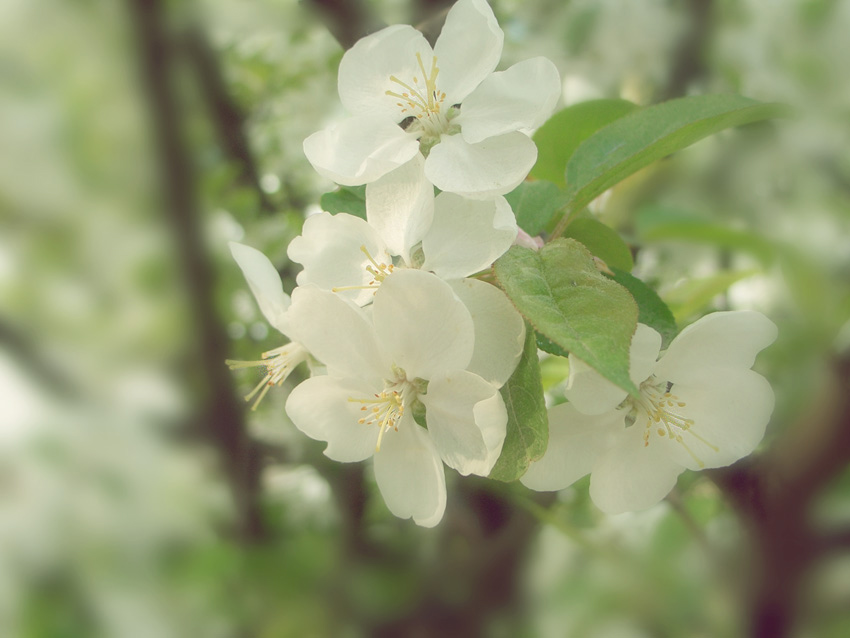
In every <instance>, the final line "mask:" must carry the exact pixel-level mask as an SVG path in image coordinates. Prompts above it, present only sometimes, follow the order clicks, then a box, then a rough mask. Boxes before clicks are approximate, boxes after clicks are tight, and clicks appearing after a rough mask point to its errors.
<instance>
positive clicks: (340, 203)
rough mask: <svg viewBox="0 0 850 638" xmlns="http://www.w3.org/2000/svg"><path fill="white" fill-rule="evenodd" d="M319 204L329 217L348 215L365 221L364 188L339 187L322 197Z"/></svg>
mask: <svg viewBox="0 0 850 638" xmlns="http://www.w3.org/2000/svg"><path fill="white" fill-rule="evenodd" d="M319 204H320V205H321V207H322V210H326V211H328V212H329V213H330V214H331V215H336V214H337V213H348V214H349V215H354V216H356V217H360V218H361V219H366V187H365V186H340V187H339V188H338V189H337V190H335V191H331V192H330V193H325V194H324V195H322V197H321V198H320V199H319Z"/></svg>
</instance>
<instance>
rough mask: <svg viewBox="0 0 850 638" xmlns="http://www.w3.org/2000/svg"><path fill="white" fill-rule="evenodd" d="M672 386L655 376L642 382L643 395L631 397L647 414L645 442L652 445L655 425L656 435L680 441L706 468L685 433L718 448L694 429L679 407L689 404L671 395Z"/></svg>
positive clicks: (645, 444)
mask: <svg viewBox="0 0 850 638" xmlns="http://www.w3.org/2000/svg"><path fill="white" fill-rule="evenodd" d="M671 389H672V384H666V385H665V384H663V383H659V382H658V380H657V379H656V378H655V377H654V376H652V377H650V378H649V379H648V380H647V381H645V382H644V383H642V384H641V386H640V398H639V399H634V398H632V399H630V400H631V402H632V405H633V406H634V407H635V408H636V409H637V410H638V411H642V412H644V413H645V414H646V417H647V421H646V430H645V431H644V434H643V444H644V446H645V447H647V446H649V441H650V438H651V436H652V431H653V428H655V434H657V435H658V436H660V437H662V438H664V437H667V438H669V439H670V440H671V441H675V442H676V443H678V444H680V445H681V446H682V447H684V448H685V450H686V451H687V453H688V454H689V455H690V456H691V458H693V459H694V461H696V462H697V464H698V465H699V466H700V468H703V467H705V462H704V461H703V460H702V459H701V458H699V457H698V456H697V455H696V453H695V452H694V451H693V450H692V449H691V448H690V447H689V446H688V444H687V443H686V442H685V439H684V437H683V436H682V435H683V434H689V435H690V436H692V437H694V438H695V439H697V440H698V441H700V442H701V443H703V444H704V445H707V446H708V447H709V448H711V449H712V450H714V451H715V452H718V451H719V448H718V447H717V446H715V445H712V444H711V443H709V442H708V441H707V440H705V439H704V438H703V437H702V436H700V435H699V434H697V433H696V432H694V431H693V430H692V429H691V428H692V427H693V425H694V420H693V419H689V418H687V417H685V416H683V415H682V414H680V413H679V412H678V410H679V409H680V408H684V407H686V406H687V404H686V403H685V402H684V401H682V400H680V399H679V397H677V396H676V395H675V394H672V393H671V392H670V390H671Z"/></svg>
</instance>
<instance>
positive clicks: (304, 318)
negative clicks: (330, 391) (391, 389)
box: [288, 287, 390, 380]
mask: <svg viewBox="0 0 850 638" xmlns="http://www.w3.org/2000/svg"><path fill="white" fill-rule="evenodd" d="M288 318H289V322H290V326H291V328H290V329H291V332H292V338H293V341H298V342H300V343H301V345H303V346H304V347H305V348H307V350H309V351H310V353H311V354H312V355H313V356H314V357H316V358H317V359H318V360H319V361H321V362H322V363H324V364H325V365H326V366H327V367H328V369H329V370H330V372H331V373H332V374H338V375H339V376H343V377H352V378H356V379H357V378H359V379H367V380H375V379H382V378H385V377H387V375H389V374H390V371H389V369H388V368H386V367H385V366H384V365H383V359H382V357H381V354H380V350H379V349H378V343H377V339H376V335H375V328H374V326H373V325H372V322H371V321H369V319H368V318H367V316H366V315H365V314H364V313H363V311H362V310H360V308H357V307H356V306H354V305H353V304H352V303H351V302H349V301H347V300H345V299H343V298H342V297H340V296H339V295H337V294H335V293H332V292H328V291H326V290H319V289H318V288H313V287H305V288H302V287H298V288H296V289H295V290H294V291H293V292H292V306H291V307H290V309H289V315H288Z"/></svg>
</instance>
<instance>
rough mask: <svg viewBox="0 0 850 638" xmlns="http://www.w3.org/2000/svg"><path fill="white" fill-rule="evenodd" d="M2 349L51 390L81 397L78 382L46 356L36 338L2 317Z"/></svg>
mask: <svg viewBox="0 0 850 638" xmlns="http://www.w3.org/2000/svg"><path fill="white" fill-rule="evenodd" d="M0 349H2V350H5V351H6V352H8V353H9V354H10V355H12V357H13V358H14V359H15V361H17V362H18V365H20V366H21V368H23V369H24V371H26V372H27V373H28V374H30V375H31V376H32V377H33V378H34V379H35V380H36V381H37V382H39V383H41V384H42V386H44V388H45V389H47V390H48V391H49V392H51V393H53V394H55V395H56V396H58V397H61V398H66V399H70V398H74V397H79V395H80V393H81V389H80V388H79V387H78V386H77V384H76V382H75V381H74V380H73V379H72V378H71V377H70V376H68V375H67V374H66V373H65V372H64V371H62V370H60V369H59V368H57V367H56V366H54V365H53V364H52V363H51V362H50V361H49V360H48V359H47V357H45V355H44V353H42V351H41V350H40V349H39V347H38V345H37V344H36V342H35V340H33V339H31V338H30V337H29V335H27V334H26V333H24V332H23V331H21V330H19V329H17V328H16V327H14V326H13V325H12V324H10V323H8V322H7V321H6V320H5V319H3V318H0Z"/></svg>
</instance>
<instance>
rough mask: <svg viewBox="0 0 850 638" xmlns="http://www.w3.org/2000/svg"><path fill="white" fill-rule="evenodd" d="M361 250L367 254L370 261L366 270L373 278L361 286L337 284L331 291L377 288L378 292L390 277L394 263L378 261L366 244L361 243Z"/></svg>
mask: <svg viewBox="0 0 850 638" xmlns="http://www.w3.org/2000/svg"><path fill="white" fill-rule="evenodd" d="M360 250H361V251H362V252H363V254H364V255H366V259H367V260H368V262H369V263H367V264H366V266H365V270H366V272H367V274H368V275H369V276H370V277H371V279H370V280H369V281H368V282H367V283H366V284H363V285H360V286H335V287H333V288H331V292H343V291H344V290H370V289H371V290H375V292H377V290H378V288H379V287H380V286H381V284H382V283H383V281H384V279H386V278H387V277H389V276H390V275H391V274H392V272H393V270H395V266H394V265H393V264H384V263H381V262H379V261H377V260H376V259H375V258H374V257H372V254H371V253H370V252H369V249H368V248H366V246H363V245H361V246H360Z"/></svg>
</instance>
